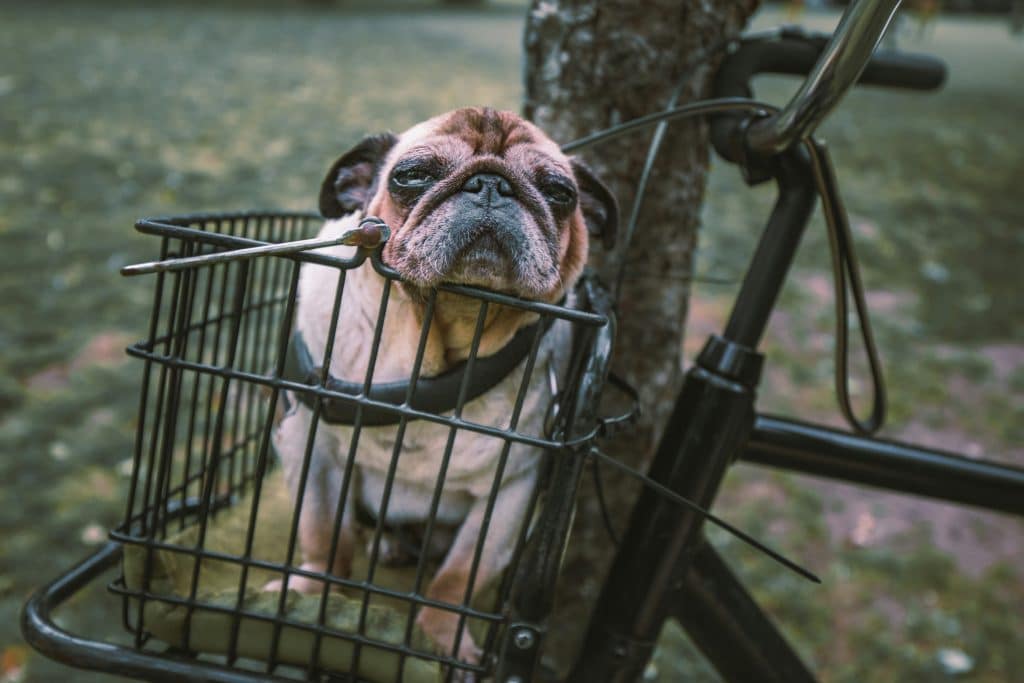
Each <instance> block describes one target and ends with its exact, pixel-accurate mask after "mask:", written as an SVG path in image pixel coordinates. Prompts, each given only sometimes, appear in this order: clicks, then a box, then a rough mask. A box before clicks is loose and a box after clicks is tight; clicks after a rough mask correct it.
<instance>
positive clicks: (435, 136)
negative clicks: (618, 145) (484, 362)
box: [320, 108, 618, 301]
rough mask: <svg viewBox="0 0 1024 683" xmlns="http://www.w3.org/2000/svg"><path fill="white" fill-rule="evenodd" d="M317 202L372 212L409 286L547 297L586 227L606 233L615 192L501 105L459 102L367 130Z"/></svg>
mask: <svg viewBox="0 0 1024 683" xmlns="http://www.w3.org/2000/svg"><path fill="white" fill-rule="evenodd" d="M320 211H321V213H322V214H323V215H324V216H325V217H327V218H339V217H341V216H343V215H345V214H348V213H351V212H353V211H365V212H366V213H367V214H371V215H376V216H380V217H381V218H383V219H384V220H385V221H386V222H387V224H388V226H389V227H390V228H391V231H392V235H391V239H390V240H388V242H387V244H386V245H385V247H384V252H383V259H384V261H385V262H386V263H388V264H389V265H390V266H392V267H393V268H395V269H396V270H397V271H398V272H399V273H401V274H402V276H403V277H404V278H405V279H406V280H408V281H409V282H410V283H412V284H413V285H414V286H419V287H424V288H428V287H433V286H436V285H438V284H440V283H441V282H456V283H462V284H472V285H480V286H483V287H487V288H489V289H494V290H498V291H503V292H509V293H513V294H517V295H520V296H524V297H527V298H531V299H540V300H545V301H555V300H557V299H559V298H560V297H561V296H562V294H563V293H564V291H565V290H566V289H567V288H568V287H570V286H571V285H572V284H573V283H574V282H575V280H576V279H577V277H578V276H579V274H580V272H581V271H582V269H583V264H584V262H585V260H586V255H587V243H588V232H589V233H590V234H594V235H599V236H601V238H602V239H603V241H604V243H605V245H606V246H611V244H612V243H613V242H614V236H615V230H616V226H617V221H618V209H617V206H616V204H615V200H614V198H613V197H612V195H611V193H610V192H609V191H608V189H607V188H605V186H604V185H603V184H602V183H601V182H600V181H599V180H598V179H597V178H596V177H595V176H594V174H593V173H591V172H590V171H589V170H588V169H587V168H586V167H585V166H583V164H582V163H580V162H578V161H577V160H575V159H572V158H569V157H566V156H565V155H564V154H562V152H561V150H560V149H559V147H558V145H557V144H555V143H554V142H553V141H552V140H551V139H550V138H548V137H547V136H546V135H545V134H544V133H542V132H541V131H540V129H539V128H537V127H536V126H534V125H533V124H531V123H529V122H528V121H525V120H523V119H522V118H520V117H519V116H517V115H516V114H514V113H511V112H498V111H494V110H493V109H488V108H468V109H458V110H456V111H452V112H449V113H447V114H443V115H441V116H438V117H436V118H433V119H430V120H429V121H425V122H424V123H421V124H419V125H416V126H414V127H413V128H410V129H409V130H407V131H406V132H404V133H402V134H401V135H399V136H395V135H392V134H384V135H377V136H373V137H369V138H366V139H365V140H363V141H362V142H360V143H359V144H358V145H357V146H356V147H355V148H353V149H352V150H350V151H349V152H347V153H346V154H344V155H343V156H342V157H341V158H340V159H338V160H337V161H336V162H335V163H334V165H333V166H332V167H331V170H330V171H329V172H328V174H327V178H326V179H325V180H324V183H323V187H322V189H321V193H320Z"/></svg>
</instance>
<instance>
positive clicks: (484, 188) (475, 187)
mask: <svg viewBox="0 0 1024 683" xmlns="http://www.w3.org/2000/svg"><path fill="white" fill-rule="evenodd" d="M462 191H463V192H469V193H470V194H480V195H482V196H483V197H486V198H488V199H490V200H491V201H494V200H495V199H497V196H500V197H514V196H515V195H516V192H515V190H513V189H512V184H511V183H509V182H508V180H506V179H505V178H503V177H502V176H500V175H498V174H497V173H477V174H476V175H474V176H471V177H470V178H469V180H467V181H466V182H465V184H464V185H463V186H462ZM496 195H497V196H496Z"/></svg>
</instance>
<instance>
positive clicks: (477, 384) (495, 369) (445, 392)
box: [284, 316, 554, 427]
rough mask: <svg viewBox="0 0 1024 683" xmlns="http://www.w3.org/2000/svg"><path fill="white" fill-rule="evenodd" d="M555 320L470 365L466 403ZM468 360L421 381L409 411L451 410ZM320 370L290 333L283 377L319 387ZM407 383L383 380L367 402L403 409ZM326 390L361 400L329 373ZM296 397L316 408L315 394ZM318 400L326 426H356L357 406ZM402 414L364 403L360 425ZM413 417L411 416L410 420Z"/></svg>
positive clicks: (357, 385) (511, 366)
mask: <svg viewBox="0 0 1024 683" xmlns="http://www.w3.org/2000/svg"><path fill="white" fill-rule="evenodd" d="M553 321H554V319H553V318H552V317H551V316H545V317H543V318H542V319H541V321H540V322H536V323H533V324H532V325H528V326H527V327H524V328H522V329H521V330H519V331H518V332H516V334H515V336H513V337H512V340H511V341H510V342H509V343H508V344H506V345H505V346H504V347H502V348H501V350H500V351H498V352H497V353H495V354H494V355H491V356H486V357H483V358H476V359H475V360H474V361H473V372H472V374H471V375H470V376H469V383H468V385H467V386H466V399H465V400H466V402H469V401H471V400H473V399H475V398H477V397H479V396H482V395H483V394H485V393H486V392H488V391H490V390H491V389H493V388H494V387H495V386H497V385H498V383H500V382H501V381H502V380H503V379H505V378H506V377H507V376H508V375H509V373H511V372H512V371H513V370H515V369H516V367H518V365H519V364H520V363H522V362H523V359H525V358H526V357H527V356H528V355H529V354H530V349H531V348H532V347H533V341H534V337H535V335H536V334H537V329H538V327H540V328H541V333H542V334H544V333H546V332H547V331H548V329H549V328H550V327H551V324H552V322H553ZM468 365H469V364H468V363H467V362H466V361H461V362H460V363H458V364H457V365H456V366H454V367H452V368H450V369H448V370H445V371H444V372H442V373H441V374H440V375H435V376H434V377H420V378H419V379H418V380H417V381H416V389H415V391H414V392H413V394H412V397H411V398H409V407H410V408H412V409H413V410H418V411H422V412H429V413H433V414H436V415H440V414H442V413H447V412H449V411H451V410H454V409H455V406H456V404H457V403H458V398H459V390H460V388H461V387H462V381H463V377H464V376H465V373H466V369H467V368H468ZM322 374H323V369H322V368H321V367H319V366H317V365H316V362H315V361H314V360H313V355H312V354H311V353H310V351H309V347H308V346H306V341H305V340H304V339H303V338H302V334H301V333H300V332H298V331H296V332H295V334H293V335H292V339H291V343H290V344H289V345H288V356H287V359H286V360H285V369H284V379H286V380H289V381H291V382H296V383H298V384H308V385H310V386H320V378H321V376H322ZM410 384H411V382H410V380H399V381H395V382H381V383H377V384H371V385H370V388H369V391H368V392H366V394H365V398H368V399H371V400H373V401H379V402H381V403H389V404H391V405H394V406H401V405H404V404H405V402H406V398H407V397H408V396H409V387H410ZM323 386H324V388H325V389H327V390H328V391H330V392H332V393H338V394H345V395H347V396H351V397H352V398H354V399H358V398H359V397H362V396H364V394H363V383H362V382H347V381H345V380H342V379H338V378H337V377H334V376H333V375H328V377H327V379H326V381H325V382H324V385H323ZM296 393H297V394H298V398H299V400H300V401H302V403H304V404H305V405H306V406H308V407H309V408H313V407H314V406H315V405H316V402H317V399H318V396H317V395H316V394H315V393H313V392H308V391H298V392H296ZM319 398H320V419H321V420H324V421H325V422H327V423H328V424H338V425H354V424H355V422H356V413H357V411H358V410H359V407H360V404H359V403H358V402H357V401H348V400H345V399H341V398H335V397H331V396H324V397H319ZM401 417H402V415H401V413H400V412H398V411H393V410H385V409H381V408H377V407H375V406H370V405H365V404H363V405H362V416H361V419H360V422H361V424H363V425H367V426H372V427H379V426H385V425H396V424H398V423H399V421H400V419H401ZM409 419H414V418H409Z"/></svg>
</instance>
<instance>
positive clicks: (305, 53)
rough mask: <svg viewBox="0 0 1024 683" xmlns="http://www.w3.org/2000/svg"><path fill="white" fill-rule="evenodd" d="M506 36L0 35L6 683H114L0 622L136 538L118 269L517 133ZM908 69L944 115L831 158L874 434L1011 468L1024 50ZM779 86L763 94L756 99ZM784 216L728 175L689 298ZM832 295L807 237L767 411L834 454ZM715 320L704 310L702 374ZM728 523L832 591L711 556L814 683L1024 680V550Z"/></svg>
mask: <svg viewBox="0 0 1024 683" xmlns="http://www.w3.org/2000/svg"><path fill="white" fill-rule="evenodd" d="M800 19H808V20H809V22H810V23H812V24H814V25H816V26H819V27H827V26H828V25H829V24H830V22H833V21H834V19H835V17H834V15H813V16H810V17H801V18H800ZM784 20H786V17H785V16H783V15H782V14H781V13H779V12H768V13H765V14H764V15H762V16H760V17H759V18H758V20H757V22H756V24H757V25H758V26H767V25H774V24H778V23H780V22H781V21H784ZM521 27H522V8H521V6H519V5H518V4H516V3H507V4H502V3H498V4H488V5H486V6H485V7H483V8H480V9H472V10H470V9H443V10H442V9H438V7H437V6H436V5H435V4H433V3H395V4H394V5H390V4H387V5H385V4H380V5H372V6H370V5H360V4H354V3H347V4H339V5H338V6H336V7H333V8H315V7H312V6H310V5H300V4H289V5H284V4H283V3H281V4H269V3H268V4H265V5H256V6H253V5H251V4H249V3H242V2H223V3H216V2H215V3H174V4H172V3H162V4H157V3H153V4H151V5H150V4H146V3H133V4H132V5H130V6H129V5H127V4H122V3H115V2H109V3H88V4H85V3H46V5H45V6H43V5H41V4H40V3H28V2H26V3H13V2H12V3H5V4H4V5H2V6H0V50H2V53H3V55H4V58H3V60H2V61H0V207H2V208H0V240H2V245H3V249H0V453H3V458H2V460H0V481H2V482H3V488H2V489H0V532H2V533H3V537H4V539H5V543H4V544H3V545H2V546H0V621H2V623H0V651H2V658H0V681H4V683H10V682H12V681H18V680H22V681H37V682H41V681H59V680H74V681H98V680H110V679H107V678H102V677H99V676H94V675H91V674H85V673H77V672H75V673H69V671H68V670H66V669H63V668H60V667H58V666H56V665H54V664H51V663H49V662H47V661H46V660H44V659H43V658H41V657H38V656H36V655H34V654H31V653H30V652H29V651H28V650H27V649H26V648H25V646H24V645H22V644H21V641H20V638H19V636H18V633H17V616H16V615H17V611H18V609H19V607H20V605H21V603H22V602H23V601H24V599H25V598H26V597H27V596H28V594H29V592H30V591H31V589H32V588H33V587H34V586H36V585H38V584H39V583H40V582H41V581H42V580H44V579H46V578H49V577H50V576H52V575H54V574H56V573H57V572H58V571H60V570H62V569H63V568H65V567H67V566H68V565H69V564H71V563H72V562H73V561H74V560H76V559H77V558H79V557H80V556H82V555H83V554H85V553H86V552H88V550H89V549H90V547H92V546H94V545H95V544H97V543H99V542H101V541H102V539H103V538H104V534H105V529H106V528H107V527H109V526H111V525H113V524H115V523H116V522H117V520H118V518H119V515H120V514H121V512H122V510H121V505H122V502H121V501H122V494H123V486H124V482H125V475H126V471H125V464H126V459H127V458H128V456H129V454H130V443H131V437H132V428H133V415H134V411H135V392H136V386H137V381H138V379H137V373H138V367H137V366H136V365H134V364H133V363H130V362H126V361H125V359H124V357H123V354H122V351H121V350H122V348H123V347H124V345H125V344H126V343H127V342H128V341H129V340H131V339H133V338H135V337H138V336H140V335H141V334H142V330H143V324H144V320H145V315H146V311H145V307H146V301H147V298H148V296H149V283H147V282H145V281H136V280H132V281H122V280H121V279H120V278H119V277H118V275H117V269H118V268H119V267H120V266H121V265H123V264H125V263H129V262H133V261H137V260H148V259H149V258H152V257H153V256H154V249H155V247H154V245H153V244H150V243H149V241H148V240H147V239H146V238H144V237H141V236H138V235H136V234H134V233H133V231H132V230H131V224H132V222H133V220H134V219H135V218H137V217H140V216H143V215H154V214H167V213H174V212H191V211H196V210H203V209H216V210H221V209H234V208H258V207H284V208H307V207H311V206H312V205H313V204H314V198H315V193H316V190H317V188H318V186H319V182H320V179H321V175H322V173H323V172H324V171H325V169H326V168H327V166H328V165H329V163H330V161H331V160H333V159H334V158H335V157H336V156H337V155H338V154H339V153H340V152H341V151H343V150H344V149H345V148H346V147H347V146H348V145H350V144H351V143H353V142H354V141H355V140H357V139H358V137H359V136H361V135H362V134H364V133H366V132H374V131H379V130H382V129H388V128H391V129H401V128H403V127H405V126H407V125H408V124H411V123H413V122H415V121H417V120H420V119H423V118H425V117H427V116H429V115H432V114H434V113H437V112H440V111H443V110H446V109H450V108H453V107H455V106H459V105H463V104H479V103H487V104H491V105H494V106H498V107H503V108H510V109H516V108H518V104H519V101H520V96H521V87H520V74H519V68H520V67H519V65H520V61H519V57H520V45H519V41H520V34H521ZM899 40H900V42H901V44H902V46H903V47H905V48H908V49H917V50H924V51H930V52H935V53H938V54H940V55H941V56H943V57H945V58H946V59H947V60H948V61H949V63H950V65H951V68H952V72H951V78H950V83H949V86H948V87H947V88H946V90H945V91H944V92H942V93H940V94H937V95H916V94H913V95H905V94H893V93H885V92H879V91H865V92H860V93H856V94H855V95H853V96H851V97H850V98H849V99H848V100H847V102H846V103H845V105H844V107H843V108H842V110H841V111H840V112H839V113H838V114H837V115H836V116H835V117H834V119H833V120H832V121H831V122H830V123H829V124H828V126H827V127H826V129H825V131H824V135H825V137H826V138H827V139H828V140H829V141H830V143H831V146H832V149H833V152H834V155H835V158H836V161H837V163H838V167H839V169H838V172H839V177H840V180H841V183H842V187H843V190H844V193H845V197H846V201H847V204H848V205H849V208H850V211H851V213H852V218H853V224H854V231H855V234H856V238H857V240H858V247H859V250H860V255H861V257H862V261H863V268H864V276H865V281H866V284H867V287H868V288H869V290H870V299H871V304H872V311H873V313H874V316H873V318H874V321H875V325H876V330H877V333H878V335H879V337H880V342H881V346H882V350H883V355H884V360H885V365H886V369H887V375H888V380H889V386H890V392H891V398H892V411H891V421H890V427H889V428H888V430H887V434H888V435H889V436H893V437H899V438H907V439H911V440H915V441H919V442H923V443H926V444H930V445H935V446H941V447H944V448H951V449H956V450H960V451H963V452H965V453H967V454H969V455H971V456H975V457H996V458H1000V459H1004V460H1009V461H1013V462H1016V463H1018V464H1024V447H1022V443H1024V426H1022V425H1024V420H1022V418H1024V407H1022V403H1024V335H1022V332H1024V329H1022V328H1024V304H1022V300H1021V298H1020V297H1019V296H1018V291H1019V290H1020V284H1021V277H1020V274H1019V264H1020V263H1021V258H1022V256H1024V231H1022V229H1021V228H1022V224H1024V209H1022V208H1021V204H1020V203H1019V197H1018V196H1017V194H1016V193H1017V192H1018V191H1019V190H1018V185H1019V183H1020V181H1021V178H1022V177H1024V161H1022V159H1024V156H1022V152H1024V149H1022V144H1021V140H1022V138H1021V133H1020V130H1019V126H1020V121H1022V120H1024V92H1022V91H1021V89H1020V83H1019V79H1020V74H1021V73H1024V43H1022V42H1021V41H1020V40H1014V39H1012V38H1011V37H1010V36H1009V35H1008V32H1007V28H1006V26H1005V24H1004V23H1000V22H997V21H993V20H990V19H985V20H972V19H965V18H958V19H956V20H955V21H953V20H941V21H939V22H938V23H937V24H933V25H931V26H929V27H927V28H925V29H924V30H923V31H918V29H917V27H916V26H914V25H913V23H909V24H908V25H907V27H906V31H905V32H904V34H903V35H902V36H901V37H900V39H899ZM789 87H790V86H789V85H787V84H786V83H784V82H781V81H775V80H770V79H766V80H765V83H764V84H763V87H759V94H761V95H763V96H764V97H766V98H769V99H775V100H781V99H782V98H784V97H785V94H786V93H787V92H788V89H789ZM770 202H771V196H770V193H769V192H768V191H767V190H760V189H759V190H757V191H754V192H747V191H745V190H743V189H742V184H741V182H740V180H739V178H738V176H737V174H736V173H735V172H734V171H733V170H732V169H729V168H726V167H721V168H715V169H714V171H713V174H712V180H711V189H710V193H709V197H708V205H707V212H706V221H705V228H704V231H703V234H702V238H701V241H702V251H701V258H700V270H701V272H702V273H704V274H708V275H714V276H716V277H731V276H735V275H737V274H738V273H740V272H741V271H742V268H743V267H744V264H745V262H746V259H747V257H748V255H749V253H750V249H751V246H752V244H753V239H754V236H755V232H756V229H757V226H758V223H759V221H760V220H762V217H763V216H764V215H765V213H766V211H767V208H768V206H769V205H770ZM829 283H830V280H829V276H828V254H827V246H826V241H825V238H824V232H823V229H822V227H821V224H820V222H818V223H816V224H815V226H814V227H812V228H811V229H810V230H809V233H808V235H807V237H806V240H805V244H804V245H803V248H802V251H801V254H800V257H799V259H798V263H797V266H796V270H795V277H794V279H793V281H792V282H791V283H790V285H789V286H788V288H787V290H786V291H785V294H784V297H783V306H782V309H781V310H780V311H779V312H778V314H777V315H776V316H775V318H774V319H773V322H772V330H771V332H770V333H769V335H768V340H767V343H766V350H767V352H768V356H769V368H770V370H769V372H768V374H767V378H766V382H765V387H764V391H763V399H764V400H763V405H764V406H765V407H766V408H767V409H768V410H770V411H774V412H783V413H789V414H799V415H801V416H803V417H806V418H816V419H820V420H824V421H828V422H832V423H836V419H835V414H836V409H835V404H834V398H833V396H832V388H831V367H832V366H831V363H832V360H831V347H832V317H831V316H832V309H831V291H830V284H829ZM730 293H731V290H730V288H729V287H721V286H713V285H702V286H700V287H698V291H697V294H696V296H695V299H694V305H693V310H692V313H691V321H690V331H689V333H688V343H687V349H688V351H689V352H692V351H693V350H694V349H696V348H697V347H699V346H700V344H701V341H702V339H703V337H704V336H706V334H707V333H708V332H710V331H712V330H714V329H715V326H716V325H719V324H720V321H721V320H722V319H723V317H724V315H725V312H726V311H727V308H728V303H729V297H730ZM866 389H867V388H866V387H865V386H862V385H860V386H859V390H860V391H861V392H864V391H866ZM718 511H719V512H721V513H723V514H724V515H725V516H726V517H728V518H729V519H730V520H732V521H734V522H736V523H737V524H738V525H739V526H741V527H743V528H744V529H746V530H748V531H751V532H753V533H755V535H759V536H763V537H766V538H767V539H769V540H770V541H771V543H772V544H773V545H775V546H776V547H779V548H780V549H782V550H784V551H786V552H787V553H789V554H791V555H792V556H793V557H795V558H798V559H800V560H802V561H804V562H806V563H807V564H809V565H810V566H811V567H812V568H813V569H815V570H816V571H817V572H818V573H819V574H821V575H822V577H823V578H824V580H825V585H824V586H823V587H812V586H811V585H809V584H805V583H803V582H801V581H800V580H799V579H797V578H795V577H792V576H791V575H789V574H786V573H785V572H784V571H782V570H780V569H779V568H778V567H777V566H776V565H774V564H771V563H769V562H766V561H763V560H761V559H760V558H757V557H754V556H753V555H752V553H751V552H749V551H748V550H746V549H745V548H739V547H736V546H735V545H734V544H733V543H731V542H730V541H729V539H727V538H719V537H717V536H716V541H718V542H719V543H720V544H721V545H722V546H723V547H724V552H725V553H726V554H728V555H729V556H730V558H732V559H734V560H735V561H736V562H737V563H738V564H739V566H740V568H741V573H742V574H743V576H744V578H745V579H746V580H747V581H748V582H749V585H750V586H752V588H753V590H754V592H755V594H756V595H757V596H758V597H759V598H760V599H761V600H763V601H764V603H765V604H766V605H767V606H768V607H769V609H770V610H771V611H772V612H773V614H775V615H777V616H778V617H779V618H780V620H781V621H782V623H783V624H784V628H785V630H786V632H787V634H788V635H789V636H790V637H791V638H792V640H793V641H794V642H795V643H796V645H797V647H798V648H799V649H800V651H801V652H802V653H803V654H804V655H805V656H806V657H807V659H808V660H809V661H810V662H812V663H813V664H814V666H815V667H817V669H818V670H819V671H820V672H821V676H822V678H823V679H824V680H827V681H851V682H859V681H897V680H898V681H934V680H943V679H944V675H943V674H942V673H940V669H939V660H940V653H941V652H942V651H943V650H960V651H962V652H964V653H966V654H967V655H969V657H970V658H971V659H972V660H973V666H972V670H971V672H970V673H969V674H967V675H966V676H965V678H964V680H971V681H1014V680H1024V674H1022V673H1021V672H1022V671H1024V651H1022V648H1021V647H1020V646H1021V644H1022V640H1024V638H1022V635H1021V634H1022V633H1024V586H1022V575H1024V524H1022V523H1021V522H1019V521H1015V520H1011V519H1009V518H1006V517H1000V516H996V515H989V514H982V513H978V512H973V511H968V510H964V509H959V508H954V507H951V506H944V505H938V504H932V503H926V502H924V501H919V500H914V499H907V498H902V499H901V498H897V497H894V496H889V495H885V494H881V493H878V492H872V491H866V490H862V489H854V488H852V487H845V486H839V485H833V484H824V483H820V482H816V481H812V480H810V479H805V478H799V477H792V476H783V475H780V474H777V473H772V472H767V471H763V470H757V469H755V468H752V467H747V466H743V465H740V466H737V467H736V468H735V471H734V473H733V474H732V475H730V480H729V483H728V487H727V491H726V495H725V496H724V498H723V499H722V501H721V503H720V505H719V508H718ZM111 605H112V603H111V602H110V598H109V597H108V596H106V595H105V594H104V593H103V592H102V591H97V592H96V593H95V594H93V595H89V596H86V597H84V598H83V599H81V600H78V601H76V602H75V603H73V604H72V605H71V606H70V607H69V608H68V609H67V610H65V611H64V613H63V617H62V619H63V623H65V624H67V625H68V626H70V627H72V628H73V629H75V630H76V631H78V632H80V633H88V634H93V635H99V634H102V633H116V630H114V629H116V624H115V623H114V619H113V618H112V617H114V616H116V611H115V610H113V609H111ZM681 640H682V637H681V635H680V633H679V631H678V630H676V629H671V628H670V629H669V630H668V632H667V633H666V635H665V637H664V638H663V640H662V644H661V647H660V648H659V657H658V659H657V662H656V665H655V666H654V667H652V669H651V671H650V672H649V673H650V674H651V677H652V678H654V677H657V679H658V680H663V681H677V680H682V679H683V678H684V676H685V675H686V674H690V675H692V676H693V680H714V677H713V674H711V673H709V672H708V671H707V670H706V667H703V666H702V665H700V664H699V663H691V662H690V660H689V659H684V658H682V657H680V656H679V654H678V652H679V648H680V647H685V646H684V645H683V644H682V643H681ZM947 655H948V653H947ZM688 680H689V679H688Z"/></svg>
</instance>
